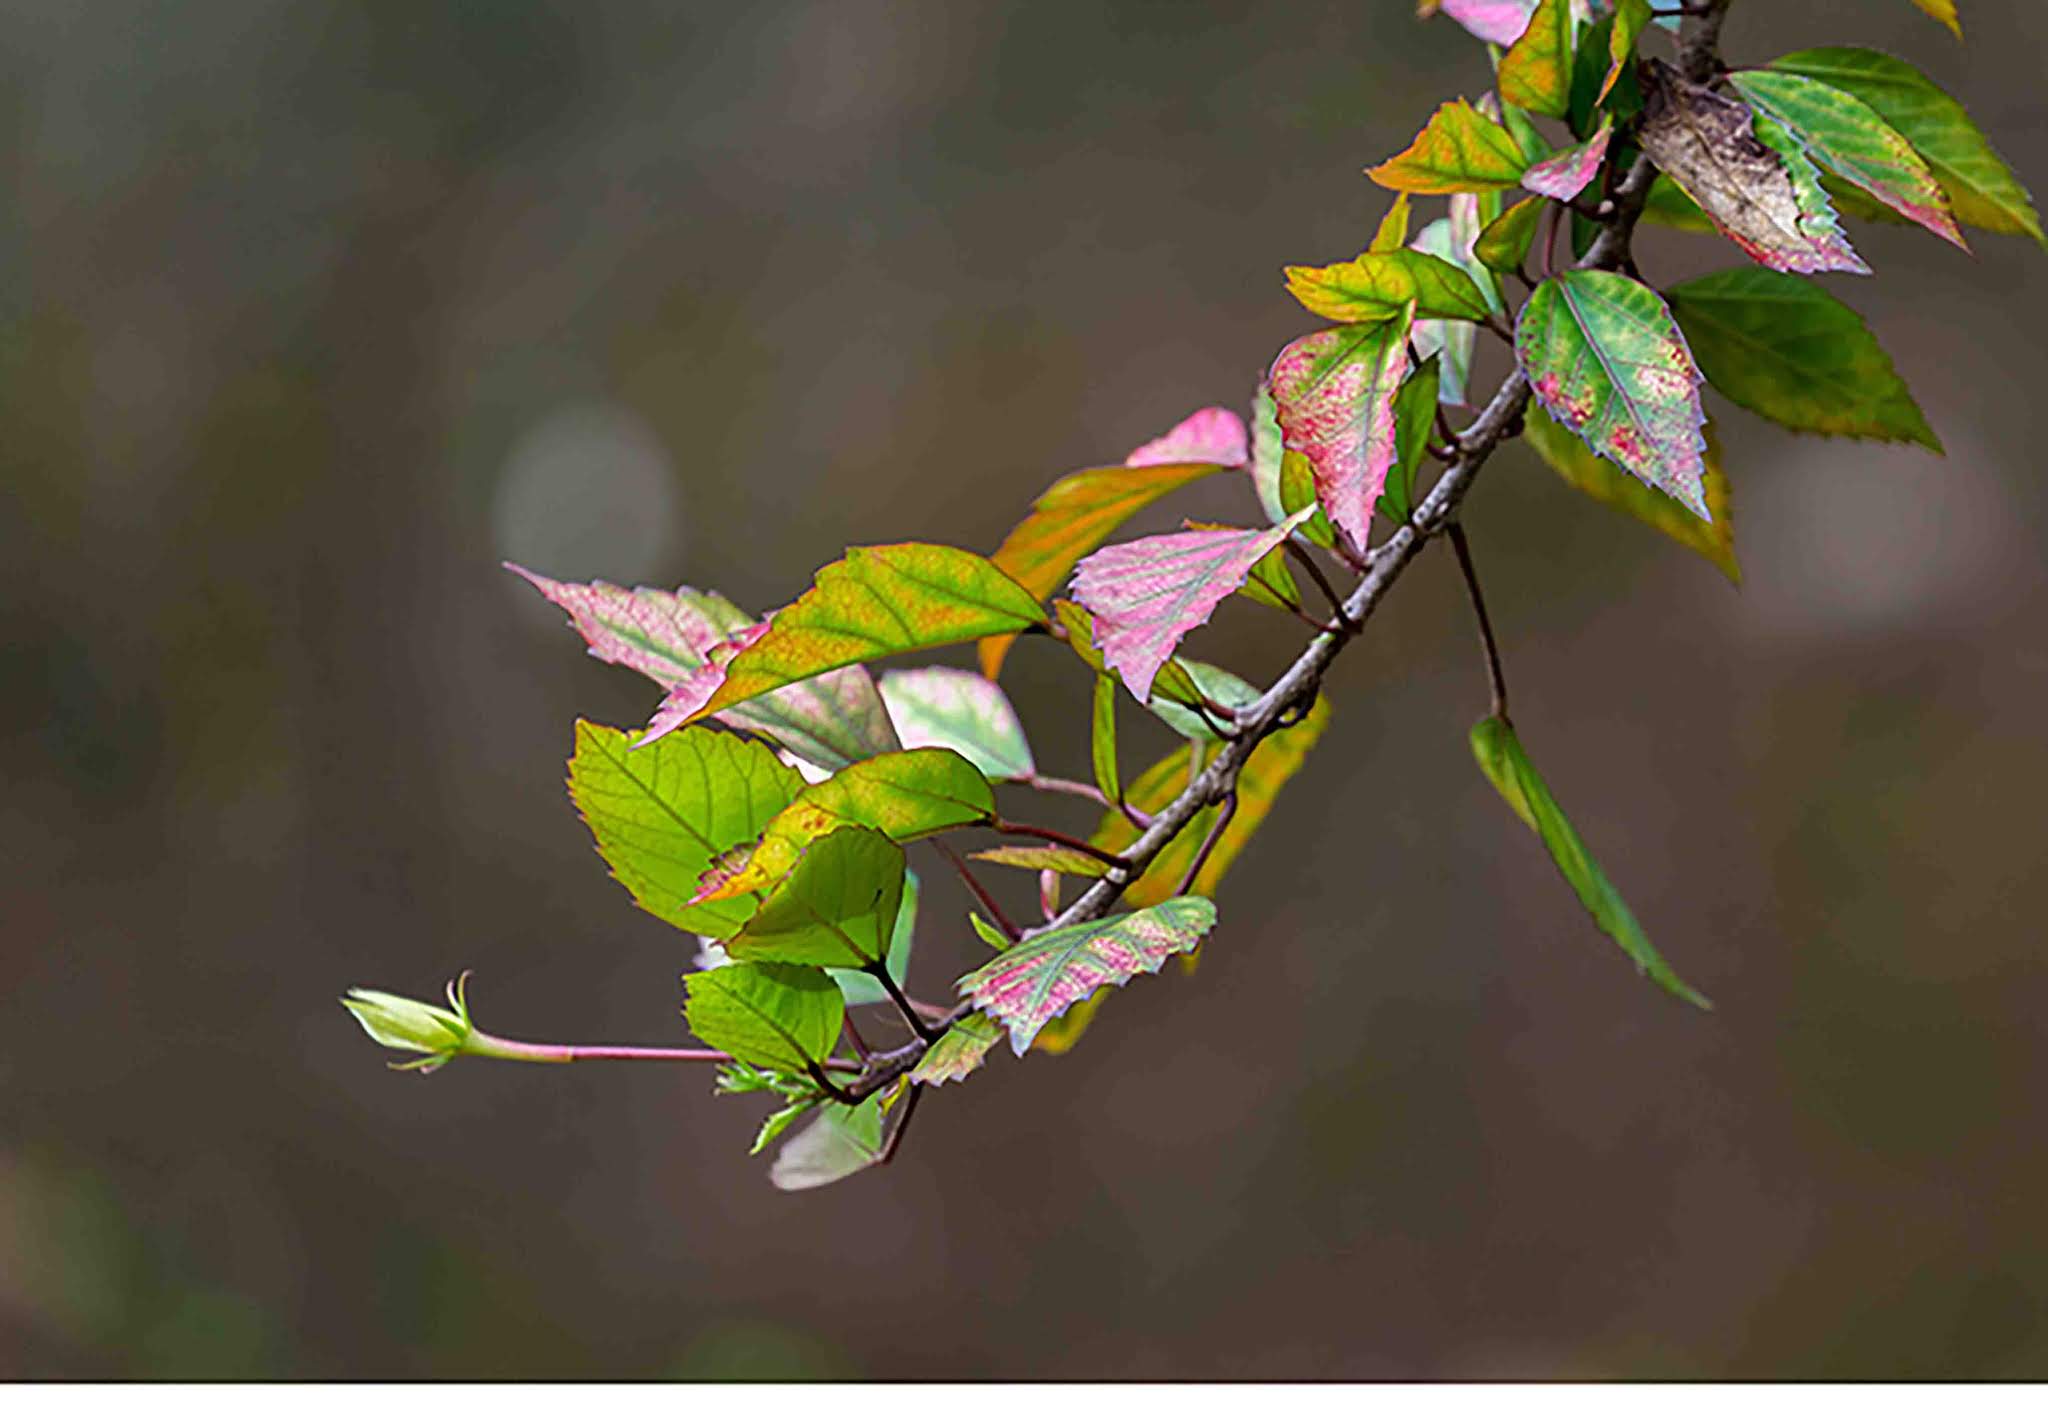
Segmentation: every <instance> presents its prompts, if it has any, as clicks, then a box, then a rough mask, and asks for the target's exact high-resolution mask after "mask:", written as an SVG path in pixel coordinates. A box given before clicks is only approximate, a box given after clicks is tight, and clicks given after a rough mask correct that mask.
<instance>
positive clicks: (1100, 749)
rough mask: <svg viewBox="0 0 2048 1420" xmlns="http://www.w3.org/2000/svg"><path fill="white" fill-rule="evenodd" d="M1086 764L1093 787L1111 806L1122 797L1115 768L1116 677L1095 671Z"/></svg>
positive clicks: (1119, 780) (1121, 787) (1121, 789)
mask: <svg viewBox="0 0 2048 1420" xmlns="http://www.w3.org/2000/svg"><path fill="white" fill-rule="evenodd" d="M1088 762H1089V767H1090V768H1091V770H1092V771H1093V772H1094V775H1095V787H1096V788H1097V789H1099V790H1101V791H1102V797H1103V798H1105V799H1108V800H1109V801H1110V802H1111V803H1115V802H1117V801H1118V800H1119V799H1121V798H1122V797H1123V792H1124V790H1123V781H1122V780H1121V779H1119V778H1118V777H1117V767H1116V677H1115V676H1113V675H1110V674H1108V673H1107V672H1102V671H1098V672H1097V673H1096V676H1095V691H1094V695H1093V696H1092V698H1091V701H1090V705H1089V716H1088Z"/></svg>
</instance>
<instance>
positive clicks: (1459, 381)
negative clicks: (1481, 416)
mask: <svg viewBox="0 0 2048 1420" xmlns="http://www.w3.org/2000/svg"><path fill="white" fill-rule="evenodd" d="M1451 201H1452V202H1453V203H1465V204H1470V203H1471V202H1472V198H1471V197H1469V196H1465V195H1460V196H1456V197H1453V198H1452V199H1451ZM1415 245H1416V248H1417V249H1418V250H1421V251H1427V252H1429V253H1431V254H1432V255H1435V256H1440V257H1442V258H1444V260H1446V261H1457V260H1462V259H1463V257H1464V255H1465V253H1464V252H1462V251H1461V250H1460V243H1459V240H1458V233H1457V231H1456V228H1455V227H1454V225H1453V224H1452V223H1451V221H1450V220H1449V219H1447V218H1442V217H1439V218H1438V219H1437V220H1436V221H1434V222H1431V223H1429V225H1427V226H1425V227H1424V228H1423V229H1422V231H1421V233H1420V234H1419V235H1418V236H1417V237H1416V238H1415ZM1475 260H1476V258H1475ZM1478 336H1479V330H1478V327H1476V326H1474V325H1472V324H1471V323H1470V322H1468V321H1445V320H1424V321H1417V322H1416V323H1415V331H1414V335H1413V339H1412V341H1411V343H1412V344H1413V345H1414V347H1415V351H1416V353H1417V354H1418V355H1420V356H1421V357H1422V358H1423V359H1425V360H1427V359H1430V358H1432V357H1435V358H1438V359H1440V360H1441V362H1442V363H1441V366H1440V369H1441V374H1440V375H1439V377H1438V382H1439V387H1440V392H1441V393H1442V396H1443V399H1444V402H1445V403H1447V404H1463V403H1465V401H1466V399H1467V398H1468V397H1469V390H1468V388H1467V386H1468V385H1469V384H1470V382H1471V377H1472V349H1473V345H1474V344H1475V342H1476V341H1477V339H1478Z"/></svg>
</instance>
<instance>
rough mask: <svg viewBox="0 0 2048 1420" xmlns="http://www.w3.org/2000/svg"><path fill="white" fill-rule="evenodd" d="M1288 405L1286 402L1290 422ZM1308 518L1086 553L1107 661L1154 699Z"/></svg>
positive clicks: (1078, 579) (1079, 589)
mask: <svg viewBox="0 0 2048 1420" xmlns="http://www.w3.org/2000/svg"><path fill="white" fill-rule="evenodd" d="M1375 329H1380V330H1386V329H1392V327H1375ZM1333 333H1336V332H1333ZM1343 333H1346V334H1348V333H1349V332H1348V331H1347V332H1343ZM1285 408H1286V406H1285V403H1284V400H1283V403H1282V419H1283V423H1284V420H1285V417H1286V416H1285ZM1375 491H1377V490H1375ZM1302 521H1303V517H1302V515H1301V514H1298V513H1297V514H1296V515H1295V516H1294V517H1293V518H1290V519H1289V520H1288V521H1287V522H1286V523H1283V524H1281V525H1280V526H1279V527H1277V528H1249V529H1237V530H1228V531H1223V532H1180V533H1165V534H1162V535H1160V536H1158V537H1144V538H1139V539H1138V540H1137V541H1135V542H1126V543H1119V544H1117V545H1115V546H1113V547H1105V548H1103V549H1101V550H1100V551H1098V552H1095V553H1093V554H1091V555H1090V556H1088V557H1087V558H1085V559H1084V560H1083V561H1082V563H1081V565H1080V566H1079V567H1078V568H1076V569H1075V572H1074V600H1075V601H1077V602H1079V603H1080V604H1081V605H1082V606H1084V607H1086V608H1087V609H1088V610H1089V611H1090V612H1091V613H1093V615H1094V618H1095V626H1094V633H1095V644H1096V646H1097V647H1098V648H1099V649H1100V650H1101V652H1102V660H1103V664H1104V665H1105V666H1107V667H1108V668H1109V669H1111V670H1114V671H1116V672H1118V673H1119V674H1120V675H1122V677H1123V680H1124V684H1125V685H1126V686H1128V687H1129V688H1130V691H1131V694H1133V695H1135V696H1137V697H1138V699H1139V700H1141V701H1143V700H1147V699H1149V698H1150V697H1151V694H1152V682H1153V680H1154V678H1155V677H1157V676H1158V674H1159V671H1160V668H1161V667H1162V666H1164V665H1165V664H1166V663H1167V661H1168V660H1169V659H1170V658H1171V657H1172V655H1173V648H1174V647H1175V646H1177V645H1178V644H1179V643H1180V639H1181V637H1183V636H1185V635H1187V633H1188V632H1190V631H1192V630H1194V629H1195V628H1196V627H1197V626H1200V625H1201V624H1202V623H1203V622H1205V621H1207V620H1208V619H1209V614H1210V613H1211V612H1213V611H1214V610H1215V609H1216V607H1217V606H1218V605H1219V604H1220V603H1221V602H1222V601H1223V599H1224V598H1225V597H1227V596H1229V595H1230V594H1231V593H1232V592H1234V591H1236V590H1237V589H1238V588H1239V587H1241V586H1243V585H1244V580H1245V577H1246V576H1247V575H1249V573H1250V572H1251V569H1252V564H1253V563H1255V562H1257V561H1258V560H1259V559H1260V558H1261V557H1264V556H1265V555H1266V554H1267V553H1268V552H1271V551H1272V550H1273V549H1274V548H1275V547H1278V546H1279V545H1280V543H1281V542H1282V540H1284V539H1285V538H1286V537H1287V535H1288V534H1289V533H1290V532H1292V531H1293V530H1294V528H1295V527H1296V526H1298V525H1299V524H1300V523H1301V522H1302Z"/></svg>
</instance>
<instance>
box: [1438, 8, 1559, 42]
mask: <svg viewBox="0 0 2048 1420" xmlns="http://www.w3.org/2000/svg"><path fill="white" fill-rule="evenodd" d="M1441 8H1442V10H1443V12H1444V13H1445V14H1446V15H1449V16H1450V17H1451V18H1452V19H1454V20H1456V21H1457V22H1458V23H1459V24H1461V25H1463V26H1464V27H1465V28H1466V30H1467V31H1469V32H1470V33H1471V34H1472V35H1473V36H1474V37H1475V38H1478V39H1483V40H1485V41H1486V42H1487V43H1488V44H1513V43H1514V42H1515V41H1516V40H1518V39H1520V38H1521V37H1522V31H1523V30H1526V29H1527V28H1529V16H1530V15H1531V14H1533V13H1535V10H1536V0H1443V5H1442V7H1441Z"/></svg>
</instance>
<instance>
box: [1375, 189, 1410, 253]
mask: <svg viewBox="0 0 2048 1420" xmlns="http://www.w3.org/2000/svg"><path fill="white" fill-rule="evenodd" d="M1407 241H1408V194H1407V193H1405V192H1404V193H1401V194H1399V195H1398V196H1396V197H1395V198H1394V205H1393V206H1392V207H1389V208H1388V209H1387V215H1386V216H1384V217H1382V218H1380V225H1379V230H1378V231H1376V232H1374V233H1373V237H1372V244H1371V245H1370V246H1368V247H1367V248H1366V250H1367V251H1369V252H1386V251H1399V250H1400V249H1401V248H1402V247H1403V246H1404V245H1406V243H1407Z"/></svg>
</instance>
